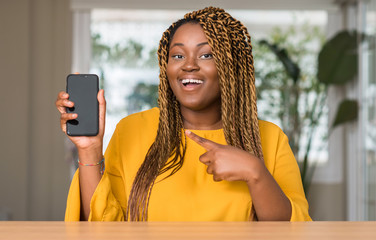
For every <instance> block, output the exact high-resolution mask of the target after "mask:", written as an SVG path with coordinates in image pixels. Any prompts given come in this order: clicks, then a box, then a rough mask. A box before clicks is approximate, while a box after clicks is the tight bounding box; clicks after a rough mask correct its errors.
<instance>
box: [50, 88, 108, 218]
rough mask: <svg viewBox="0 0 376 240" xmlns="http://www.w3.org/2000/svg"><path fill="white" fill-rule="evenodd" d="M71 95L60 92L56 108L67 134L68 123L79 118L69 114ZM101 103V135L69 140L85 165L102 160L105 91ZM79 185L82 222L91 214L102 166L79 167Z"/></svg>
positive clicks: (99, 96) (100, 96)
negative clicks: (93, 197) (91, 203)
mask: <svg viewBox="0 0 376 240" xmlns="http://www.w3.org/2000/svg"><path fill="white" fill-rule="evenodd" d="M68 98H69V95H68V94H67V93H65V92H60V93H59V94H58V98H57V100H56V103H55V104H56V107H57V109H58V110H59V112H60V114H61V116H60V126H61V129H62V131H63V132H64V133H66V122H67V121H68V120H72V119H75V118H77V114H73V113H67V112H66V108H67V107H73V106H74V103H73V102H71V101H69V100H68ZM98 102H99V133H98V135H97V136H92V137H86V136H83V137H71V136H68V137H69V139H70V140H71V141H72V142H73V143H74V144H75V146H76V147H77V150H78V157H79V160H80V162H81V163H83V164H96V163H98V162H100V161H101V160H102V156H103V154H102V146H103V135H104V126H105V112H106V101H105V98H104V92H103V90H100V91H99V92H98ZM79 173H80V174H79V184H80V193H81V220H87V219H88V217H89V214H90V201H91V198H92V196H93V193H94V191H95V189H96V187H97V185H98V183H99V181H100V179H101V177H102V176H101V174H100V166H99V165H98V166H81V165H80V166H79Z"/></svg>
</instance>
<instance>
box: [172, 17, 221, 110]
mask: <svg viewBox="0 0 376 240" xmlns="http://www.w3.org/2000/svg"><path fill="white" fill-rule="evenodd" d="M167 78H168V81H169V84H170V86H171V89H172V91H173V93H174V95H175V96H176V98H177V100H178V101H179V103H180V107H181V111H182V113H183V112H184V111H187V110H190V111H200V112H203V111H204V112H205V111H208V110H209V111H210V110H215V111H218V110H219V109H220V106H221V98H220V89H219V82H218V71H217V68H216V65H215V61H214V58H213V55H212V49H211V47H210V46H209V44H208V40H207V38H206V36H205V33H204V31H203V29H202V27H201V26H200V25H199V24H195V23H186V24H184V25H182V26H180V27H179V28H178V29H177V30H176V32H175V34H174V36H173V39H172V41H171V42H170V49H169V56H168V64H167Z"/></svg>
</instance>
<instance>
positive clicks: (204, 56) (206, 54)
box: [200, 53, 213, 59]
mask: <svg viewBox="0 0 376 240" xmlns="http://www.w3.org/2000/svg"><path fill="white" fill-rule="evenodd" d="M200 58H202V59H211V58H213V54H211V53H205V54H202V55H201V56H200Z"/></svg>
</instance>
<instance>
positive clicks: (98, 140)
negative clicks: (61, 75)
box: [55, 90, 106, 155]
mask: <svg viewBox="0 0 376 240" xmlns="http://www.w3.org/2000/svg"><path fill="white" fill-rule="evenodd" d="M97 98H98V102H99V131H98V135H96V136H75V137H72V136H68V137H69V139H70V140H71V141H72V142H73V143H74V144H75V145H76V147H77V149H78V152H81V151H98V150H100V152H102V145H103V135H104V129H105V119H106V100H105V98H104V91H103V90H100V91H99V92H98V96H97ZM55 104H56V107H57V109H58V110H59V112H60V114H61V115H60V127H61V130H62V131H63V132H64V133H65V134H66V133H67V131H66V123H67V121H69V120H73V119H76V118H77V114H76V113H67V111H66V108H67V107H73V106H74V102H72V101H69V94H68V93H66V92H64V91H62V92H60V93H59V94H58V97H57V100H56V103H55ZM100 155H101V154H100Z"/></svg>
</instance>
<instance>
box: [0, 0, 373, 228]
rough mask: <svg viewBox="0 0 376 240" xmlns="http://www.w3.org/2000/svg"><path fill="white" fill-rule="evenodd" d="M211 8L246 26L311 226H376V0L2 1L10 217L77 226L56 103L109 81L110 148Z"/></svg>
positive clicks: (70, 151)
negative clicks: (185, 23)
mask: <svg viewBox="0 0 376 240" xmlns="http://www.w3.org/2000/svg"><path fill="white" fill-rule="evenodd" d="M206 6H216V7H221V8H224V9H225V10H227V11H228V12H229V13H230V14H232V15H233V16H234V17H235V18H237V19H238V20H240V21H241V22H242V23H243V24H245V25H246V26H247V28H248V31H249V33H250V35H251V37H252V44H253V55H254V60H255V71H256V85H257V88H258V110H259V118H260V119H263V120H267V121H271V122H274V123H276V124H277V125H279V126H280V127H281V128H282V129H283V131H284V132H285V133H286V134H287V135H288V137H289V141H290V146H291V148H292V150H293V152H294V154H295V157H296V159H297V161H298V163H299V166H300V168H301V173H302V180H303V183H304V188H305V191H306V195H307V198H308V201H309V204H310V214H311V216H312V218H313V219H314V220H321V221H326V220H352V221H354V220H376V70H375V69H376V48H375V46H376V40H375V38H376V0H316V1H311V0H285V1H278V0H263V1H258V0H231V1H225V0H217V1H207V0H191V1H178V0H175V1H169V0H161V1H153V0H138V1H131V0H128V1H127V0H107V1H98V0H66V1H64V0H1V1H0V73H1V75H2V76H1V85H2V87H1V94H0V97H1V101H0V106H1V112H2V113H1V118H0V121H1V124H0V126H1V138H0V152H1V156H0V161H1V164H0V220H63V218H64V212H65V201H66V196H67V192H68V189H69V183H70V180H71V177H72V174H73V172H74V171H75V168H76V167H77V166H76V165H75V162H76V152H75V149H74V147H73V146H72V145H71V144H70V143H69V141H68V140H67V138H66V137H65V136H64V134H63V133H62V132H61V130H60V126H59V125H60V124H59V114H58V112H57V110H56V108H55V106H54V101H55V100H56V96H57V93H58V92H59V91H61V90H64V89H65V79H66V76H67V75H68V74H69V73H71V72H80V73H95V74H98V76H99V77H100V84H101V88H104V89H105V93H106V99H107V106H108V109H107V122H106V135H105V145H107V143H108V141H109V139H110V137H111V135H112V133H113V130H114V128H115V126H116V123H117V122H118V121H119V120H120V119H121V118H123V117H125V116H127V115H129V114H131V113H134V112H138V111H141V110H145V109H149V108H151V107H154V106H156V104H157V102H156V99H157V95H158V93H157V88H158V81H159V79H158V73H159V70H158V64H157V57H156V51H157V48H158V44H159V40H160V38H161V35H162V33H163V32H164V30H165V29H167V28H168V27H169V25H170V24H171V23H172V22H174V21H176V20H178V19H180V18H182V17H183V16H184V13H186V12H188V11H192V10H197V9H200V8H203V7H206ZM105 147H106V146H104V148H105Z"/></svg>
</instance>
